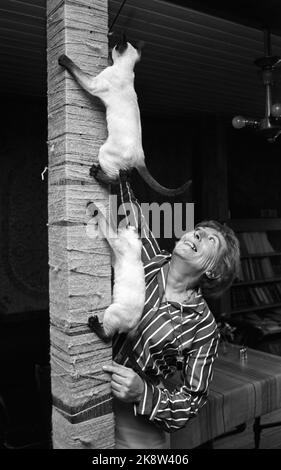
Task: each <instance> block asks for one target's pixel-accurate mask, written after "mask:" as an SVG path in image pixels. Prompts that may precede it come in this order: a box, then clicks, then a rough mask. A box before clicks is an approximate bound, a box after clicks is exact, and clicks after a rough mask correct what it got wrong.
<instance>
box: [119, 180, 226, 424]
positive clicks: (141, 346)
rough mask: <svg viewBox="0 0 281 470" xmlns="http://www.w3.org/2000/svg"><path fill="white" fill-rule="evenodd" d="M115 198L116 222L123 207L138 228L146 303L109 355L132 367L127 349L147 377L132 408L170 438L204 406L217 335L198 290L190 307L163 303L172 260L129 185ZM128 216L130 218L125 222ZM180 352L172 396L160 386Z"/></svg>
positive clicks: (189, 304)
mask: <svg viewBox="0 0 281 470" xmlns="http://www.w3.org/2000/svg"><path fill="white" fill-rule="evenodd" d="M117 196H118V207H119V211H118V217H122V214H120V209H121V212H122V206H123V214H124V215H123V217H127V222H129V223H130V224H132V222H134V224H135V225H136V226H138V227H140V226H141V227H142V261H143V264H144V270H145V280H146V301H145V307H144V310H143V315H142V318H141V320H140V322H139V325H138V330H137V332H136V334H135V336H134V337H133V339H128V338H126V339H125V336H124V335H119V336H117V337H116V338H115V340H114V343H113V354H114V358H115V360H116V361H117V362H120V363H122V364H123V365H125V366H127V367H133V364H132V363H131V362H130V357H129V355H128V353H127V351H128V347H129V348H130V350H131V354H132V355H133V357H134V360H135V361H136V362H137V364H138V367H139V368H140V369H141V370H142V372H143V374H145V379H144V392H143V395H142V398H141V400H140V402H139V403H138V404H135V406H134V409H135V414H138V415H143V416H146V417H147V418H148V419H149V420H150V421H153V422H154V423H155V425H158V426H160V427H161V428H162V429H164V430H165V431H167V432H173V431H176V430H178V429H180V428H182V427H184V426H185V425H186V423H187V421H188V420H189V419H190V418H192V417H194V416H195V415H196V414H197V412H198V410H199V408H200V407H201V406H203V405H204V404H205V402H206V399H207V393H208V386H209V383H210V381H211V379H212V367H213V363H214V359H215V357H216V355H217V346H218V337H219V335H218V330H217V326H216V322H215V319H214V317H213V315H212V313H211V312H210V310H209V308H208V305H207V303H206V302H205V300H204V298H203V297H202V294H201V292H200V289H198V290H197V291H195V292H194V295H193V297H192V300H191V301H189V303H188V302H184V303H179V302H174V301H173V302H172V301H169V302H167V301H164V299H163V297H164V293H165V287H166V278H167V274H168V270H169V264H170V259H171V254H170V253H168V252H166V251H161V250H160V248H159V245H158V243H157V241H156V239H155V238H154V236H153V234H152V233H151V231H150V230H149V227H148V226H147V224H146V222H145V220H144V216H143V214H142V211H141V207H140V205H139V203H138V201H137V200H136V198H135V196H134V194H133V192H132V189H131V187H130V185H129V183H128V182H127V181H122V182H121V183H120V187H118V190H117ZM126 211H127V214H128V212H130V217H129V219H128V216H125V214H126ZM119 222H120V219H119V220H118V223H119ZM180 349H181V350H183V354H184V357H185V361H184V367H183V370H182V372H181V374H180V377H181V380H180V382H179V384H178V386H177V387H176V389H174V390H172V391H171V390H168V388H165V386H163V381H164V382H165V379H167V378H168V377H170V376H172V375H173V374H174V373H175V371H176V358H177V355H178V352H179V350H180ZM133 368H134V367H133ZM143 377H144V376H143V375H142V378H143Z"/></svg>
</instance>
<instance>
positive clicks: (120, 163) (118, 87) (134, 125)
mask: <svg viewBox="0 0 281 470" xmlns="http://www.w3.org/2000/svg"><path fill="white" fill-rule="evenodd" d="M112 60H113V65H111V66H108V67H106V68H105V69H104V70H103V71H102V72H101V73H100V74H98V75H97V76H96V77H92V76H91V75H88V74H86V73H85V72H83V71H82V70H81V69H80V68H79V67H78V66H77V65H76V64H74V62H73V61H72V60H71V59H70V58H69V57H67V56H66V55H61V56H60V57H59V64H60V65H62V66H63V67H65V68H66V69H67V70H68V71H69V73H70V74H71V75H72V76H73V77H74V79H75V80H76V81H77V82H78V83H79V85H80V86H81V87H82V88H84V89H85V90H86V91H87V92H88V93H90V94H91V95H93V96H97V97H98V98H100V99H101V100H102V102H103V103H104V105H105V107H106V120H107V130H108V137H107V140H106V141H105V143H104V144H103V145H102V146H101V147H100V150H99V155H98V158H99V164H100V167H101V169H102V170H103V172H104V173H105V174H106V175H107V176H108V177H109V178H110V179H113V180H114V179H117V178H118V176H119V170H129V169H131V168H136V169H137V170H138V172H139V173H140V175H141V176H142V177H143V179H144V180H145V181H146V182H147V184H149V185H150V186H151V187H152V188H153V189H154V190H155V191H157V192H159V193H161V194H164V195H167V196H175V195H176V194H180V193H182V192H185V191H187V189H188V188H189V187H190V185H191V181H188V182H187V183H185V184H184V185H182V186H181V187H179V188H176V189H168V188H165V187H164V186H162V185H160V184H159V183H158V182H157V181H156V180H155V179H154V178H153V177H152V176H151V174H150V173H149V171H148V170H147V168H146V165H145V157H144V151H143V147H142V128H141V119H140V111H139V106H138V98H137V94H136V91H135V88H134V77H135V74H134V67H135V64H136V62H138V61H139V60H140V52H139V51H138V50H137V49H135V48H134V47H133V46H132V45H131V44H130V43H129V42H126V43H125V45H123V47H122V48H120V49H118V46H115V47H114V49H113V50H112Z"/></svg>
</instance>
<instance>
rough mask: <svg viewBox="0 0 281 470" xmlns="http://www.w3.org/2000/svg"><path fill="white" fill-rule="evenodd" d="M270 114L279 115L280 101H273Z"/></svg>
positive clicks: (280, 111)
mask: <svg viewBox="0 0 281 470" xmlns="http://www.w3.org/2000/svg"><path fill="white" fill-rule="evenodd" d="M271 114H272V116H273V117H276V118H278V117H281V103H275V104H273V105H272V107H271Z"/></svg>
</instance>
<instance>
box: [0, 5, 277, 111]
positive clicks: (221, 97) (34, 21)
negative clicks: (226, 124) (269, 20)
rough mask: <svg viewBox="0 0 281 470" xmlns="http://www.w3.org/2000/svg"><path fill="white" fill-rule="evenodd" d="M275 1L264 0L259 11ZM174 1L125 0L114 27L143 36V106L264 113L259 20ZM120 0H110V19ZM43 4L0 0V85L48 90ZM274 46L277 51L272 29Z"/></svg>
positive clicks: (38, 92) (139, 80) (139, 84)
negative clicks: (258, 64) (238, 20)
mask: <svg viewBox="0 0 281 470" xmlns="http://www.w3.org/2000/svg"><path fill="white" fill-rule="evenodd" d="M274 1H275V0H270V1H268V2H267V3H266V5H265V6H264V10H265V12H266V11H267V10H268V9H269V8H270V2H273V3H274ZM175 3H182V2H181V0H175V2H168V1H163V0H141V1H140V0H127V2H126V4H125V6H124V8H123V10H122V13H121V15H120V17H119V18H118V20H117V22H116V25H115V27H114V31H115V32H116V34H117V35H118V34H119V33H120V32H121V31H122V30H124V29H125V30H126V32H127V35H128V38H129V39H130V40H131V41H132V42H133V43H134V42H135V41H138V40H143V41H144V42H145V47H144V49H143V54H142V60H141V62H140V63H139V64H138V65H137V68H136V88H137V91H138V95H139V101H140V106H141V111H142V113H143V114H149V115H151V114H158V115H159V114H160V115H170V116H172V115H177V116H178V115H184V114H188V113H190V112H192V113H194V112H197V111H198V112H211V113H220V114H227V115H234V114H237V113H238V114H241V113H242V114H243V113H246V114H247V115H249V113H250V114H252V115H253V116H261V115H263V108H264V90H263V87H262V84H261V81H260V79H259V77H258V76H257V69H256V67H255V66H254V65H253V60H254V59H255V58H257V57H259V56H262V55H263V53H264V48H263V33H262V30H260V29H257V23H253V24H254V25H255V27H252V26H250V25H249V24H248V23H249V22H248V23H247V22H245V21H244V22H243V24H239V23H236V22H233V21H230V20H229V18H228V19H226V14H224V15H222V12H221V11H219V10H216V11H212V12H211V13H212V14H210V10H208V13H206V5H205V7H204V5H202V3H206V2H202V1H198V7H200V8H201V10H202V9H203V10H204V8H205V11H203V12H202V11H196V10H195V9H190V8H186V7H184V6H181V5H178V4H175ZM236 3H237V2H236ZM246 3H247V2H246ZM248 3H249V2H248ZM252 3H253V2H252ZM263 3H264V2H263ZM280 3H281V2H280ZM120 4H121V0H109V12H110V22H111V21H112V19H113V18H114V16H115V14H116V12H117V10H118V8H119V6H120ZM186 4H190V5H191V3H190V2H188V1H187V2H186ZM225 4H226V5H228V3H225ZM45 5H46V0H1V2H0V60H1V74H0V90H1V93H5V94H6V93H17V94H25V95H35V96H43V97H45V96H46V31H45ZM195 6H196V2H195V1H193V2H192V7H193V8H195ZM224 9H226V7H224ZM216 13H217V14H220V17H216V16H215V14H216ZM280 18H281V16H280ZM280 21H281V19H280ZM245 23H247V24H245ZM275 32H277V33H278V30H277V28H276V25H275ZM272 48H273V53H274V54H275V55H280V56H281V37H280V36H279V35H277V34H273V35H272ZM280 74H281V71H280ZM277 77H278V81H279V74H277ZM277 88H278V87H277ZM280 99H281V95H280Z"/></svg>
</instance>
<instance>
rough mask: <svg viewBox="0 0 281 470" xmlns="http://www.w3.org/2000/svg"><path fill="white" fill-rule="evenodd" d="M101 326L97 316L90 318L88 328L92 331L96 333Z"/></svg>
mask: <svg viewBox="0 0 281 470" xmlns="http://www.w3.org/2000/svg"><path fill="white" fill-rule="evenodd" d="M100 326H101V324H100V321H99V318H98V316H97V315H92V316H91V317H89V318H88V327H89V328H90V330H91V331H96V329H97V328H100Z"/></svg>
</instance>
